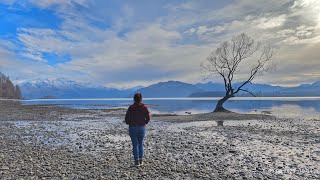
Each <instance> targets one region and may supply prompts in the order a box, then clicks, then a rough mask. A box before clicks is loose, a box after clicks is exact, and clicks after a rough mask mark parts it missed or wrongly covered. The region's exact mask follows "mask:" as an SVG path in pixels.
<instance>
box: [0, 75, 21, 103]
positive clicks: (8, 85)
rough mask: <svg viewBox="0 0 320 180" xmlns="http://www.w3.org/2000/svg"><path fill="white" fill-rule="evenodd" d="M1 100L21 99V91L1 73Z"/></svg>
mask: <svg viewBox="0 0 320 180" xmlns="http://www.w3.org/2000/svg"><path fill="white" fill-rule="evenodd" d="M0 98H8V99H21V98H22V96H21V90H20V87H19V86H18V85H14V84H13V83H12V82H11V80H10V78H9V77H8V76H5V75H4V74H2V73H0Z"/></svg>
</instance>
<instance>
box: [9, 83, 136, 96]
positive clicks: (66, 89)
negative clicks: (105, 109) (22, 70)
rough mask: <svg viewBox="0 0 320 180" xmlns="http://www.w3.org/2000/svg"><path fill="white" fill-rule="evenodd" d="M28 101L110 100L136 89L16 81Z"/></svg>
mask: <svg viewBox="0 0 320 180" xmlns="http://www.w3.org/2000/svg"><path fill="white" fill-rule="evenodd" d="M15 83H17V84H18V85H20V87H21V91H22V95H23V97H24V98H26V99H34V98H109V97H126V96H127V95H128V94H129V93H132V92H133V91H134V90H135V88H134V89H123V90H119V89H115V88H107V87H104V86H99V85H95V84H91V83H80V82H76V81H72V80H68V79H64V78H57V79H49V78H38V79H27V80H15Z"/></svg>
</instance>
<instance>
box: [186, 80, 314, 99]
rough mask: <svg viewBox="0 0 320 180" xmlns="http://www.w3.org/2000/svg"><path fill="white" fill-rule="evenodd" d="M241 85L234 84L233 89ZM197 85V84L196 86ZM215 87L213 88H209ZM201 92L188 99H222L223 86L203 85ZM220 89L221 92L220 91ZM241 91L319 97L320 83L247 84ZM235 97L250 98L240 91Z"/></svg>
mask: <svg viewBox="0 0 320 180" xmlns="http://www.w3.org/2000/svg"><path fill="white" fill-rule="evenodd" d="M241 84H242V83H241V82H239V83H235V86H234V87H235V89H236V88H237V87H239V86H240V85H241ZM196 85H197V84H196ZM210 86H215V87H210ZM201 87H202V89H203V91H202V92H196V93H193V94H190V97H222V96H223V95H224V93H225V92H224V90H223V89H222V88H221V87H223V88H224V85H223V84H222V83H221V84H219V83H211V82H209V83H203V84H201ZM221 89H222V90H221ZM243 89H245V90H248V91H250V92H252V93H253V94H255V95H256V96H265V97H272V96H273V97H296V96H320V81H318V82H315V83H313V84H302V85H300V86H297V87H282V86H272V85H268V84H254V83H248V84H246V85H245V86H244V87H243ZM237 96H251V95H250V94H249V93H247V92H243V91H240V92H239V94H237Z"/></svg>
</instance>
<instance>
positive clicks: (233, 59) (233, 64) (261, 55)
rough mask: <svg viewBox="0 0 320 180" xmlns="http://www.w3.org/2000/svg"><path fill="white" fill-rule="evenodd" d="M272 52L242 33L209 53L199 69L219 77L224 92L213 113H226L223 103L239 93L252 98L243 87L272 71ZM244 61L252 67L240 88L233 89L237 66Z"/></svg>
mask: <svg viewBox="0 0 320 180" xmlns="http://www.w3.org/2000/svg"><path fill="white" fill-rule="evenodd" d="M274 52H275V51H274V48H273V47H271V46H270V45H266V46H262V45H261V43H260V42H255V41H254V40H253V39H252V38H251V37H249V36H247V35H246V34H244V33H242V34H239V35H236V36H233V38H232V39H231V41H225V42H222V43H221V44H220V45H219V47H218V48H217V49H215V50H214V51H213V52H211V54H210V55H209V56H208V57H207V61H206V63H202V64H201V67H202V68H203V69H204V70H205V72H206V73H209V75H212V74H219V75H221V77H222V78H223V81H224V86H225V91H226V93H225V95H224V97H223V98H222V99H220V100H219V101H218V102H217V105H216V108H215V110H214V112H224V111H228V110H226V109H225V108H224V107H223V103H224V102H226V101H227V100H228V99H230V98H232V97H235V95H236V94H237V93H239V92H240V91H244V92H247V93H250V94H251V95H253V96H254V94H253V93H251V92H249V91H248V90H246V89H243V87H244V86H245V85H246V84H248V83H249V82H251V81H252V80H253V79H254V78H255V77H256V75H257V74H260V73H261V74H262V72H264V71H269V70H271V69H273V67H274V66H272V65H270V63H269V62H270V60H271V57H272V56H273V54H274ZM245 60H250V63H252V64H253V66H252V68H251V69H250V70H249V74H248V77H247V79H246V80H245V81H243V83H242V84H241V85H240V86H238V87H235V86H234V77H235V75H236V73H237V72H239V69H240V67H239V65H240V64H241V63H243V62H244V61H245Z"/></svg>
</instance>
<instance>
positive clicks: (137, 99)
mask: <svg viewBox="0 0 320 180" xmlns="http://www.w3.org/2000/svg"><path fill="white" fill-rule="evenodd" d="M133 100H134V102H136V103H139V102H141V101H142V95H141V93H136V94H134V96H133Z"/></svg>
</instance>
